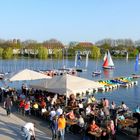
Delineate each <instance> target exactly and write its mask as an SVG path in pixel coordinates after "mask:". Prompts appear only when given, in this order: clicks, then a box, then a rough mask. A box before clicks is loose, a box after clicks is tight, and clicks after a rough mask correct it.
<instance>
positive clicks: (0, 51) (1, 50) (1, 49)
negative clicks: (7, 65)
mask: <svg viewBox="0 0 140 140" xmlns="http://www.w3.org/2000/svg"><path fill="white" fill-rule="evenodd" d="M2 53H3V48H0V57H2Z"/></svg>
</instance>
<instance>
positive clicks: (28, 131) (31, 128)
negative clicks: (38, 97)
mask: <svg viewBox="0 0 140 140" xmlns="http://www.w3.org/2000/svg"><path fill="white" fill-rule="evenodd" d="M23 132H24V133H25V138H26V140H31V137H34V139H35V123H32V122H28V123H26V124H25V125H24V126H23Z"/></svg>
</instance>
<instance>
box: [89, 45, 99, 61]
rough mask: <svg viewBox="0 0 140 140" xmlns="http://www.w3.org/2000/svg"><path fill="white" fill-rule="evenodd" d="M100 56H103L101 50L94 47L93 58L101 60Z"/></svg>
mask: <svg viewBox="0 0 140 140" xmlns="http://www.w3.org/2000/svg"><path fill="white" fill-rule="evenodd" d="M100 56H101V53H100V48H98V47H96V46H94V47H93V48H92V51H91V57H92V58H96V59H97V58H99V57H100Z"/></svg>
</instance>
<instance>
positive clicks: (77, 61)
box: [75, 51, 89, 72]
mask: <svg viewBox="0 0 140 140" xmlns="http://www.w3.org/2000/svg"><path fill="white" fill-rule="evenodd" d="M88 56H89V52H88V51H87V52H86V64H85V69H83V68H81V67H80V66H81V62H82V57H81V54H80V51H78V52H77V53H76V55H75V69H76V71H77V72H83V71H86V70H87V67H88Z"/></svg>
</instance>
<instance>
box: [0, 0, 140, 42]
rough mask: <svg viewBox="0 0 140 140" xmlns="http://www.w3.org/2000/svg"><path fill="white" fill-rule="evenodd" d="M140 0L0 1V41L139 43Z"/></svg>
mask: <svg viewBox="0 0 140 140" xmlns="http://www.w3.org/2000/svg"><path fill="white" fill-rule="evenodd" d="M139 7H140V0H0V38H1V39H5V40H7V39H13V38H19V39H21V40H27V39H32V40H37V41H39V42H42V41H45V40H49V39H51V38H55V39H58V40H60V41H62V42H63V43H68V42H70V41H89V42H96V41H98V40H101V39H104V38H112V39H118V38H131V39H133V40H138V39H140V8H139Z"/></svg>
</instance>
